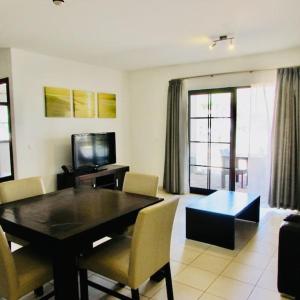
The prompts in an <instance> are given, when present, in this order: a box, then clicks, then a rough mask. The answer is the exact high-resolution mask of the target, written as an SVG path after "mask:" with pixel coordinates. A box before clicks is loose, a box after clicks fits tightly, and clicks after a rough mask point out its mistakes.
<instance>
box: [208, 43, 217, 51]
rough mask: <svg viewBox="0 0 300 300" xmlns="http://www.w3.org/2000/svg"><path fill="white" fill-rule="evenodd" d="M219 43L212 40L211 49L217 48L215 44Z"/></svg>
mask: <svg viewBox="0 0 300 300" xmlns="http://www.w3.org/2000/svg"><path fill="white" fill-rule="evenodd" d="M216 45H217V43H216V42H212V43H211V44H210V45H209V49H210V50H213V49H214V48H215V46H216Z"/></svg>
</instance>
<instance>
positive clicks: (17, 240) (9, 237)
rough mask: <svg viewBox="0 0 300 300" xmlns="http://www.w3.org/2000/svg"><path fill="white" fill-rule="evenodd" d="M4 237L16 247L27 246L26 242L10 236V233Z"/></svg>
mask: <svg viewBox="0 0 300 300" xmlns="http://www.w3.org/2000/svg"><path fill="white" fill-rule="evenodd" d="M5 235H6V239H7V240H8V241H9V242H13V243H15V244H18V245H21V246H26V245H28V244H29V243H28V242H27V241H25V240H22V239H20V238H18V237H16V236H14V235H12V234H10V233H5Z"/></svg>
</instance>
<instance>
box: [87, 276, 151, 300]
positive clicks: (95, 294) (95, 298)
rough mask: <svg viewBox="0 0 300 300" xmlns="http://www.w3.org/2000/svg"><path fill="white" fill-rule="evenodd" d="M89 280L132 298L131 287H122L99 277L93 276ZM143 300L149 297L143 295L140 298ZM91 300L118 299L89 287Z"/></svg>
mask: <svg viewBox="0 0 300 300" xmlns="http://www.w3.org/2000/svg"><path fill="white" fill-rule="evenodd" d="M89 280H91V281H94V282H96V283H98V284H101V285H103V286H105V287H107V288H109V289H112V290H115V291H117V292H118V293H121V294H123V295H125V296H129V297H131V290H130V288H129V287H120V286H119V285H118V284H117V283H116V282H114V281H112V280H110V279H106V278H104V277H102V276H99V275H92V276H91V277H90V278H89ZM140 298H141V299H143V300H145V299H148V298H147V297H144V296H143V295H141V297H140ZM89 299H90V300H100V299H101V300H102V299H103V300H104V299H105V300H112V299H117V298H116V297H113V296H110V295H107V294H105V293H103V292H101V291H99V290H97V289H94V288H92V287H89Z"/></svg>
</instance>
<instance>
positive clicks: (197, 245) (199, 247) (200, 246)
mask: <svg viewBox="0 0 300 300" xmlns="http://www.w3.org/2000/svg"><path fill="white" fill-rule="evenodd" d="M185 246H186V247H187V248H189V249H192V250H195V251H200V252H203V251H205V250H207V249H208V248H209V247H210V246H211V245H209V244H206V243H202V242H198V241H193V240H189V239H186V240H185Z"/></svg>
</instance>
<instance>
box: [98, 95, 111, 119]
mask: <svg viewBox="0 0 300 300" xmlns="http://www.w3.org/2000/svg"><path fill="white" fill-rule="evenodd" d="M97 96H98V97H97V98H98V117H99V118H116V94H108V93H98V95H97Z"/></svg>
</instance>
